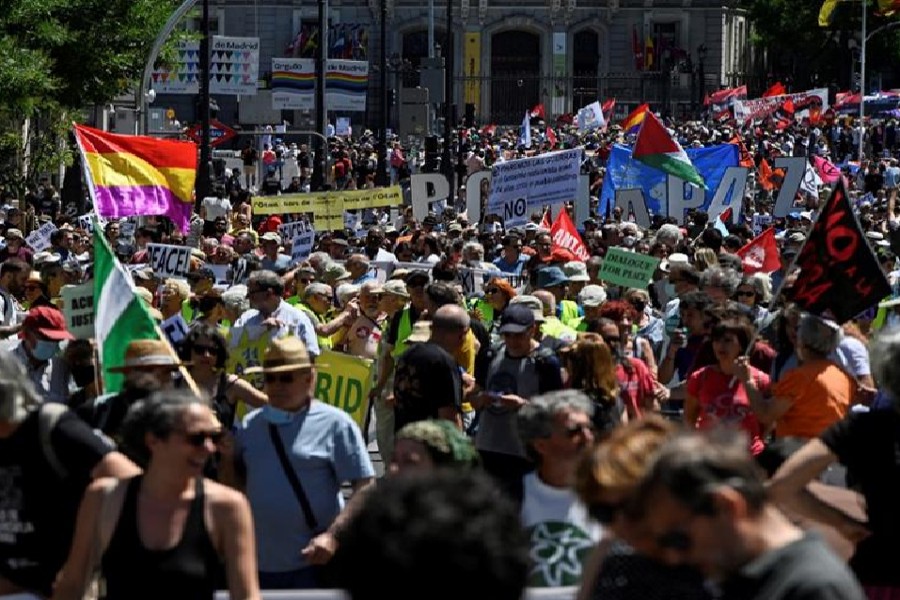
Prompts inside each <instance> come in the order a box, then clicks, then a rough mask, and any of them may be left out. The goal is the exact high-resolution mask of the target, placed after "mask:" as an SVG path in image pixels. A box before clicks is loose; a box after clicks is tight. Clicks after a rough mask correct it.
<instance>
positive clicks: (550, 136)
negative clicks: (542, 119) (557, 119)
mask: <svg viewBox="0 0 900 600" xmlns="http://www.w3.org/2000/svg"><path fill="white" fill-rule="evenodd" d="M557 141H558V140H557V139H556V132H554V131H553V128H552V127H548V128H547V143H549V144H550V147H551V148H556V142H557Z"/></svg>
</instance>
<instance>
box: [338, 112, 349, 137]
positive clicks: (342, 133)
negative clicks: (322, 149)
mask: <svg viewBox="0 0 900 600" xmlns="http://www.w3.org/2000/svg"><path fill="white" fill-rule="evenodd" d="M334 135H336V136H338V137H349V136H350V119H349V118H348V117H338V118H337V124H336V125H335V128H334Z"/></svg>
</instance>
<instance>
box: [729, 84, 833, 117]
mask: <svg viewBox="0 0 900 600" xmlns="http://www.w3.org/2000/svg"><path fill="white" fill-rule="evenodd" d="M787 100H791V102H793V104H794V118H796V119H800V118H803V117H805V116H808V115H809V109H810V108H813V107H815V108H817V109H819V110H820V111H821V112H823V113H824V112H825V111H826V110H827V109H828V88H816V89H814V90H807V91H805V92H798V93H796V94H783V95H779V96H768V97H765V98H754V99H752V100H735V101H734V118H735V120H736V121H737V122H738V123H744V122H745V121H751V120H752V121H758V120H761V119H764V118H766V117H768V116H769V115H771V114H774V113H775V111H777V110H778V109H779V108H781V106H782V105H783V104H784V103H785V101H787Z"/></svg>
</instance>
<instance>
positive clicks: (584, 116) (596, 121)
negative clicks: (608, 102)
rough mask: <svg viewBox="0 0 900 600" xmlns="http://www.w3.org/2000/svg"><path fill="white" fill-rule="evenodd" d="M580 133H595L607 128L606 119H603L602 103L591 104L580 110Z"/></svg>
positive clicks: (578, 117)
mask: <svg viewBox="0 0 900 600" xmlns="http://www.w3.org/2000/svg"><path fill="white" fill-rule="evenodd" d="M577 119H578V131H593V130H594V129H603V128H604V127H606V119H605V118H604V117H603V109H602V108H601V107H600V102H597V101H595V102H591V103H590V104H588V105H587V106H585V107H583V108H580V109H578V116H577Z"/></svg>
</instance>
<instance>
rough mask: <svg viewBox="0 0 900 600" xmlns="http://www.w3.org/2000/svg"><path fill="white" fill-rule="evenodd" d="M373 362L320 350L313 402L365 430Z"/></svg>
mask: <svg viewBox="0 0 900 600" xmlns="http://www.w3.org/2000/svg"><path fill="white" fill-rule="evenodd" d="M372 365H373V362H372V361H371V360H368V359H366V358H359V357H357V356H350V355H349V354H344V353H342V352H334V351H332V350H323V351H322V354H321V355H319V357H318V358H317V359H316V371H317V375H316V392H315V398H316V400H321V401H322V402H327V403H328V404H331V405H332V406H334V407H336V408H340V409H341V410H343V411H344V412H346V413H347V414H348V415H350V416H351V417H353V420H354V421H356V424H357V425H359V426H360V427H364V426H365V420H366V412H367V411H368V408H369V404H368V398H369V389H371V387H372Z"/></svg>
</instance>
